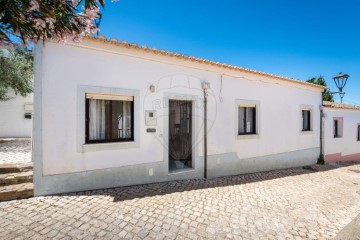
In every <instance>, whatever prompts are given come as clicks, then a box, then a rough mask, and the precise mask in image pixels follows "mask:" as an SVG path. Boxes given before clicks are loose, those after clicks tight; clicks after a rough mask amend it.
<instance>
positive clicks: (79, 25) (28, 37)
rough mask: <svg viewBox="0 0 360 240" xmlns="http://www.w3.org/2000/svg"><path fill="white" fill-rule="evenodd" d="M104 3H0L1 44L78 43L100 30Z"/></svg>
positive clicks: (14, 0) (44, 0)
mask: <svg viewBox="0 0 360 240" xmlns="http://www.w3.org/2000/svg"><path fill="white" fill-rule="evenodd" d="M100 7H104V0H0V45H3V46H4V45H9V44H13V43H14V42H15V43H16V42H18V40H21V41H22V42H23V44H25V45H26V44H28V43H36V42H38V41H39V40H49V39H51V40H54V41H66V40H72V41H78V40H79V39H81V37H82V36H83V35H85V34H93V33H95V32H96V31H97V28H96V27H95V26H94V21H95V19H97V18H100V17H101V15H100V13H99V9H100Z"/></svg>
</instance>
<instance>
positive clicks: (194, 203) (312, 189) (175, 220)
mask: <svg viewBox="0 0 360 240" xmlns="http://www.w3.org/2000/svg"><path fill="white" fill-rule="evenodd" d="M359 198H360V165H359V164H357V165H349V166H330V165H325V166H321V167H319V166H315V167H314V168H312V169H303V168H294V169H288V170H279V171H272V172H264V173H257V174H248V175H239V176H232V177H223V178H217V179H210V180H187V181H174V182H166V183H157V184H148V185H140V186H132V187H121V188H114V189H106V190H96V191H86V192H79V193H73V194H65V195H59V196H48V197H35V198H30V199H25V200H15V201H9V202H1V203H0V219H1V221H0V239H215V238H216V239H331V238H332V237H334V236H335V235H336V234H337V233H338V232H339V231H340V230H341V229H342V228H343V227H345V226H346V225H347V224H348V223H350V222H351V220H352V219H354V218H355V217H356V216H357V215H358V214H359V212H360V202H359V201H358V200H359Z"/></svg>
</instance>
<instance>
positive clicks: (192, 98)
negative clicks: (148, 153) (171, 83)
mask: <svg viewBox="0 0 360 240" xmlns="http://www.w3.org/2000/svg"><path fill="white" fill-rule="evenodd" d="M170 100H180V101H189V102H191V106H192V107H191V108H192V111H191V124H192V126H191V128H192V129H191V130H192V131H191V146H192V147H191V148H192V152H191V165H192V168H190V169H188V170H184V171H179V172H170V170H169V149H168V148H169V110H170V109H169V105H170ZM198 100H199V97H198V96H196V95H190V94H179V93H166V94H164V106H165V107H164V108H163V111H164V112H163V116H166V117H164V119H163V121H164V124H163V128H164V129H163V133H164V134H163V140H164V141H163V144H164V151H163V156H164V157H163V159H164V161H165V164H164V166H165V168H166V172H167V173H168V175H172V174H182V173H188V172H190V171H196V170H198V169H197V168H198V165H199V164H197V163H198V159H199V148H198V144H200V143H201V142H202V141H200V142H199V141H198V138H199V136H201V134H200V133H199V134H198V135H199V136H197V135H196V132H197V130H198V126H199V122H198V121H199V117H196V116H199V115H198V114H199V113H198V109H197V107H196V102H198ZM165 145H166V146H165Z"/></svg>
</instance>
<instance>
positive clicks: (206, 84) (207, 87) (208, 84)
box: [201, 82, 210, 90]
mask: <svg viewBox="0 0 360 240" xmlns="http://www.w3.org/2000/svg"><path fill="white" fill-rule="evenodd" d="M201 88H202V89H204V90H207V89H210V83H209V82H202V83H201Z"/></svg>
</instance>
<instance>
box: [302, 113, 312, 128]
mask: <svg viewBox="0 0 360 240" xmlns="http://www.w3.org/2000/svg"><path fill="white" fill-rule="evenodd" d="M302 118H303V127H302V130H303V131H311V124H310V122H311V111H310V110H302Z"/></svg>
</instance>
